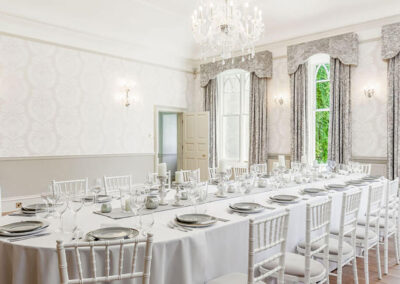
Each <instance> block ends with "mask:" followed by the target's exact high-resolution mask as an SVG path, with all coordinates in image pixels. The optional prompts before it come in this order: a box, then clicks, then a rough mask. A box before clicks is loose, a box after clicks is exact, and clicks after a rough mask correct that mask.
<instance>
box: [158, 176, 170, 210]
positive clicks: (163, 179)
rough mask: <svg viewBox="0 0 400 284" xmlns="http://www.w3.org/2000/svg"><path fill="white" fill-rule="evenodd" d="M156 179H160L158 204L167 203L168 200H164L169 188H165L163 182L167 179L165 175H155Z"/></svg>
mask: <svg viewBox="0 0 400 284" xmlns="http://www.w3.org/2000/svg"><path fill="white" fill-rule="evenodd" d="M157 178H158V180H159V181H160V190H159V194H160V205H168V202H167V201H166V200H165V197H166V196H167V193H168V192H169V190H166V189H165V182H166V180H167V176H157Z"/></svg>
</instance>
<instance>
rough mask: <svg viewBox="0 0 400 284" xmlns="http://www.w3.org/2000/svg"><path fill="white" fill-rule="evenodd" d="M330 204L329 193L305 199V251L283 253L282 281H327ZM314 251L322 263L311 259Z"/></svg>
mask: <svg viewBox="0 0 400 284" xmlns="http://www.w3.org/2000/svg"><path fill="white" fill-rule="evenodd" d="M331 204H332V201H331V198H330V197H329V198H328V199H324V200H322V201H318V202H315V203H312V204H310V203H307V209H306V239H305V249H304V255H301V254H296V253H289V252H287V253H286V256H285V275H284V279H285V283H288V282H293V283H299V282H303V283H317V282H318V283H325V282H326V283H329V226H330V219H331ZM315 235H317V236H315ZM315 244H318V245H317V246H316V245H315ZM317 254H322V255H323V264H322V263H320V262H318V261H316V260H314V259H313V257H314V256H315V255H317ZM273 268H274V266H273V265H271V264H265V265H263V266H262V267H261V268H260V271H261V272H264V271H265V270H272V269H273Z"/></svg>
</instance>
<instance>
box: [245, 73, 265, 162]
mask: <svg viewBox="0 0 400 284" xmlns="http://www.w3.org/2000/svg"><path fill="white" fill-rule="evenodd" d="M249 107H250V112H249V124H250V125H249V136H250V141H249V165H252V164H261V163H266V162H267V160H268V138H267V78H259V77H258V76H257V75H256V74H255V73H254V72H252V73H251V74H250V104H249Z"/></svg>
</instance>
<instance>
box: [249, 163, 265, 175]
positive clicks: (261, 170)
mask: <svg viewBox="0 0 400 284" xmlns="http://www.w3.org/2000/svg"><path fill="white" fill-rule="evenodd" d="M250 171H251V172H254V173H256V174H266V173H267V164H266V163H264V164H253V165H251V166H250Z"/></svg>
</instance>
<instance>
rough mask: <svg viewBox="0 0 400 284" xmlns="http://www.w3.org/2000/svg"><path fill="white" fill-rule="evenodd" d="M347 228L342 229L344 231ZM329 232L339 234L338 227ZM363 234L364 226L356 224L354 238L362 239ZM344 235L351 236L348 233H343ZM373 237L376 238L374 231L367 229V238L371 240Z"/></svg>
mask: <svg viewBox="0 0 400 284" xmlns="http://www.w3.org/2000/svg"><path fill="white" fill-rule="evenodd" d="M348 230H349V228H345V229H344V231H345V232H346V231H348ZM331 234H333V235H339V229H333V230H332V231H331ZM364 236H365V227H364V226H357V229H356V238H357V239H359V240H363V239H364ZM345 237H351V234H350V233H348V234H345ZM375 238H377V236H376V233H375V232H373V231H372V230H368V239H369V240H372V239H375Z"/></svg>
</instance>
